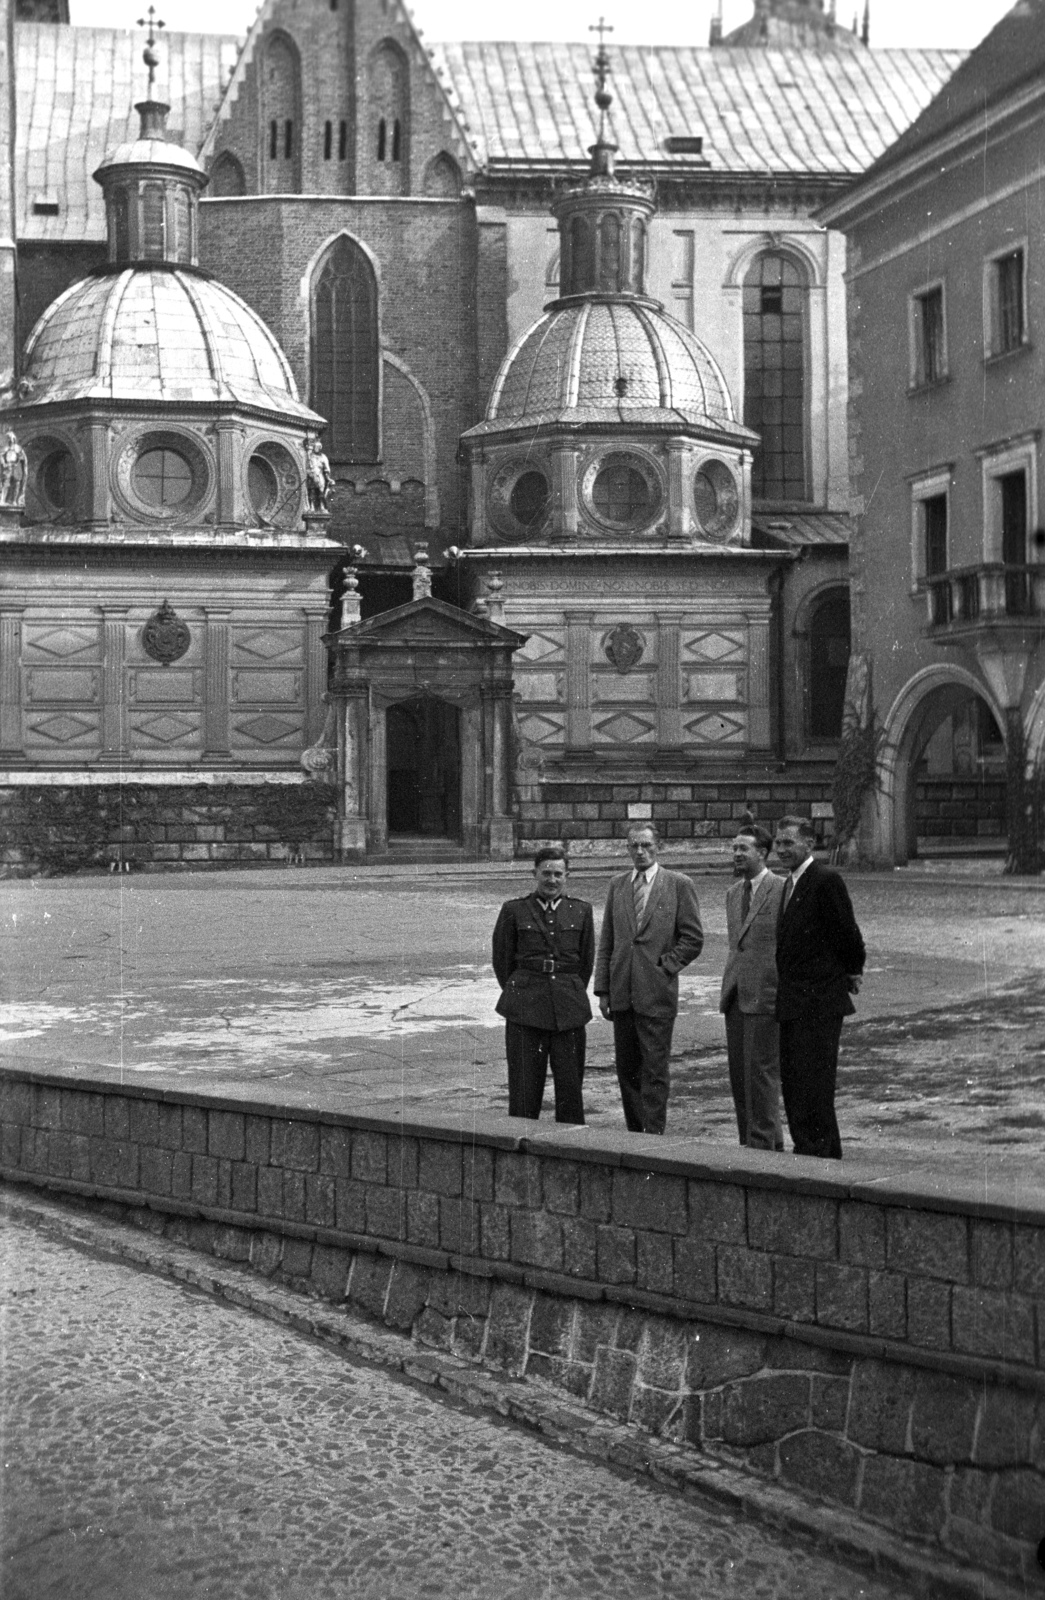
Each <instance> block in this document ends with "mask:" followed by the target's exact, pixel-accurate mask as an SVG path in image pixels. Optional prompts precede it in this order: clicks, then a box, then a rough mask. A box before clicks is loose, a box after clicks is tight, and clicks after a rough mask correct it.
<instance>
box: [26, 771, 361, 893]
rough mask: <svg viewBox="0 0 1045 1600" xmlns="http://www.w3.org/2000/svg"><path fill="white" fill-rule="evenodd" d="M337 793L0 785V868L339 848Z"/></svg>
mask: <svg viewBox="0 0 1045 1600" xmlns="http://www.w3.org/2000/svg"><path fill="white" fill-rule="evenodd" d="M334 815H335V804H334V797H333V792H332V791H331V790H330V789H328V788H324V787H321V786H318V785H315V784H307V783H295V784H274V783H273V784H236V783H234V782H230V783H228V784H200V785H198V786H192V785H189V786H176V785H173V784H160V785H157V786H155V787H150V785H149V784H147V783H143V784H113V785H111V786H108V785H93V784H92V785H87V784H85V785H83V786H82V787H76V786H74V785H72V784H70V785H68V786H62V787H59V786H57V785H49V784H41V785H30V784H26V785H19V786H18V787H11V788H0V867H2V868H5V869H6V870H7V871H8V872H13V873H26V874H28V873H38V872H54V873H69V872H78V871H83V870H88V871H89V870H92V869H93V870H95V871H97V870H98V869H99V868H102V869H104V868H106V867H110V866H115V867H123V866H127V867H133V868H134V869H135V870H137V871H150V870H160V871H163V870H172V869H176V868H178V867H185V868H192V869H193V870H194V871H200V870H201V869H206V868H208V867H224V866H232V865H240V866H242V865H245V864H249V863H260V864H262V865H265V864H270V863H272V862H285V861H288V860H290V859H292V858H293V859H296V860H301V859H304V860H308V861H330V860H332V859H333V856H334V847H333V840H334Z"/></svg>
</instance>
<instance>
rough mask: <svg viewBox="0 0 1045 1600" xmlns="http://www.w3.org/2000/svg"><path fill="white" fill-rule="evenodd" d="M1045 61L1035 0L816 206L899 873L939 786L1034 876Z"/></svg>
mask: <svg viewBox="0 0 1045 1600" xmlns="http://www.w3.org/2000/svg"><path fill="white" fill-rule="evenodd" d="M1043 66H1045V0H1022V3H1021V4H1019V5H1017V6H1015V7H1014V8H1013V9H1012V11H1010V12H1009V14H1008V15H1007V16H1006V17H1005V18H1004V19H1003V20H1002V21H1001V22H1000V23H999V24H998V26H997V27H996V28H995V29H994V31H993V32H992V33H991V34H990V35H989V36H988V37H987V38H986V39H985V40H984V42H983V43H982V44H981V45H980V46H979V48H978V49H977V50H976V51H975V52H974V53H973V54H972V55H971V56H970V58H969V59H968V60H967V61H966V62H965V63H964V64H963V66H962V67H961V68H960V69H959V70H958V72H957V73H956V74H955V76H954V78H953V79H952V80H951V82H950V83H949V84H948V86H947V89H946V92H945V93H943V94H941V95H940V96H938V97H937V98H936V99H935V100H934V101H933V103H932V104H931V105H930V106H929V107H928V108H927V109H926V110H925V111H924V112H923V114H922V115H921V116H920V117H919V118H917V119H916V121H915V122H914V123H913V124H912V126H911V127H910V128H909V129H908V130H907V132H906V133H905V134H903V135H902V136H901V137H900V138H899V139H898V140H897V141H896V143H895V144H893V146H892V147H891V148H890V149H889V150H888V151H887V152H886V153H885V154H884V155H883V156H882V157H881V158H880V159H879V160H878V161H877V162H875V163H874V164H873V165H872V166H871V167H870V169H869V170H868V171H867V173H865V174H864V176H863V177H862V178H861V179H859V180H858V181H857V182H856V183H855V184H854V185H853V186H852V187H851V188H850V190H849V191H848V193H846V194H845V195H844V196H843V197H842V198H841V199H839V200H836V201H833V202H831V203H830V204H828V205H827V206H825V207H824V208H823V210H822V211H821V213H820V216H821V218H822V220H823V221H824V222H825V223H826V224H827V226H829V227H831V228H840V229H842V230H843V231H844V232H845V234H846V237H847V240H848V246H849V266H848V275H847V277H848V296H849V308H848V315H849V360H850V408H849V437H850V451H851V464H852V479H853V489H854V501H853V507H854V513H855V515H854V529H853V545H852V552H851V592H852V603H853V630H854V649H855V651H856V652H857V654H858V655H859V656H860V657H862V658H863V659H864V661H865V663H866V666H867V668H868V669H869V675H870V678H871V681H872V682H873V708H874V714H875V716H876V717H877V719H878V721H879V722H880V725H881V728H882V730H883V735H884V745H883V749H882V757H881V789H880V792H879V793H878V795H877V796H876V797H875V800H874V803H873V804H869V805H868V807H867V809H866V815H865V824H866V826H865V837H864V840H863V847H864V849H865V850H866V851H868V852H869V853H872V854H874V855H876V856H879V857H882V858H884V859H885V860H893V861H904V860H906V859H907V858H908V857H909V856H910V855H911V854H913V853H914V852H915V851H916V850H917V849H918V848H919V834H920V831H922V830H920V828H919V822H918V796H919V793H920V792H921V793H922V795H923V797H924V793H925V792H926V788H927V785H929V786H931V785H932V783H933V782H935V785H936V787H935V791H934V792H935V794H936V795H937V797H938V800H939V804H940V805H941V806H943V805H947V807H948V813H949V820H950V826H951V827H952V828H953V830H954V832H955V835H956V837H958V838H959V839H962V838H964V839H965V841H966V842H967V844H968V845H969V846H970V847H975V846H976V845H977V844H979V845H981V846H982V845H983V844H985V843H988V842H989V841H990V839H991V838H992V836H994V835H999V836H1000V835H1003V834H1007V837H1008V852H1009V862H1010V865H1011V866H1012V867H1013V868H1015V869H1018V870H1032V869H1034V870H1036V868H1037V865H1038V864H1039V863H1040V834H1041V826H1042V819H1041V814H1040V808H1039V791H1040V774H1041V770H1042V757H1043V749H1045V645H1043V641H1045V565H1043V562H1045V532H1043V530H1042V526H1041V515H1042V513H1041V492H1042V480H1041V473H1042V464H1041V448H1042V434H1041V394H1042V384H1043V379H1045V371H1043V360H1045V356H1043V351H1042V331H1043V328H1045V292H1043V277H1042V263H1041V262H1040V261H1036V260H1035V251H1037V250H1040V249H1041V248H1042V244H1041V241H1042V240H1043V239H1045V228H1043V222H1045V216H1043V202H1042V194H1041V187H1040V173H1041V161H1040V151H1041V139H1042V134H1043V130H1045V81H1043V78H1042V68H1043ZM904 308H906V316H905V315H904ZM863 711H864V715H865V717H866V716H867V714H868V711H869V707H868V705H867V704H865V706H864V708H863ZM1003 781H1004V784H1005V786H1006V789H1007V799H1006V805H1007V809H1005V810H1004V811H1003V813H1002V814H1001V815H997V816H994V817H992V816H991V815H990V810H991V805H990V799H991V796H992V794H993V795H995V796H997V794H998V793H999V791H1000V787H1001V784H1002V782H1003ZM923 823H924V816H923Z"/></svg>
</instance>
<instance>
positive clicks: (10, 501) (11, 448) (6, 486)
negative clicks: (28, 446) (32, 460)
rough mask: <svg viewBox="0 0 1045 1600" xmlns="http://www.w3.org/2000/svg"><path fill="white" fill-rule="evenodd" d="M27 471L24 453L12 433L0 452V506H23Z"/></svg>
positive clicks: (27, 464) (27, 465)
mask: <svg viewBox="0 0 1045 1600" xmlns="http://www.w3.org/2000/svg"><path fill="white" fill-rule="evenodd" d="M28 471H29V463H28V461H27V460H26V456H25V451H24V450H23V449H22V447H21V445H20V444H19V443H18V440H17V438H16V437H15V435H14V434H13V433H9V434H8V435H7V443H6V444H5V445H4V448H3V450H2V451H0V505H2V506H24V505H25V480H26V477H27V475H28Z"/></svg>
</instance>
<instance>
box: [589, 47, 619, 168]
mask: <svg viewBox="0 0 1045 1600" xmlns="http://www.w3.org/2000/svg"><path fill="white" fill-rule="evenodd" d="M588 32H589V33H597V34H598V36H599V48H598V50H597V51H596V52H595V60H594V62H593V63H592V65H593V67H594V69H595V104H596V105H597V106H598V108H599V143H600V144H601V143H602V142H603V140H604V139H605V137H606V113H607V111H608V110H609V109H610V106H611V105H612V104H613V96H612V95H611V94H610V91H609V90H608V89H607V87H606V80H607V78H608V77H609V75H610V72H611V70H612V69H611V67H610V56H609V51H608V50H607V49H606V35H607V34H608V33H612V32H613V24H612V23H610V22H607V21H606V18H605V17H600V18H599V20H598V22H593V23H591V24H590V25H589V28H588Z"/></svg>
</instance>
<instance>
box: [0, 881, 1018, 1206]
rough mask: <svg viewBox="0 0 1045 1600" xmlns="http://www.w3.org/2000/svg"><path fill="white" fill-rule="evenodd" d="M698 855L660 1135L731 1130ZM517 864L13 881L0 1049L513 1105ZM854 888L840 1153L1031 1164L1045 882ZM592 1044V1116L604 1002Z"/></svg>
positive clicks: (342, 1102) (140, 1073)
mask: <svg viewBox="0 0 1045 1600" xmlns="http://www.w3.org/2000/svg"><path fill="white" fill-rule="evenodd" d="M694 877H695V881H696V885H697V890H698V893H699V896H700V902H701V907H702V911H703V913H704V920H705V926H706V929H707V934H708V938H707V943H706V946H705V950H704V953H703V955H702V956H701V957H700V959H699V961H698V962H696V963H695V964H694V965H693V966H692V967H691V968H689V969H688V971H687V972H686V973H684V974H683V978H682V985H681V992H682V1012H681V1016H680V1019H679V1024H678V1027H677V1029H676V1034H675V1062H674V1068H673V1074H674V1076H673V1093H672V1101H671V1107H670V1112H669V1133H671V1134H674V1135H688V1136H693V1137H697V1138H702V1139H711V1140H715V1141H728V1142H732V1141H733V1140H734V1139H735V1128H734V1122H733V1113H732V1106H731V1102H730V1100H729V1095H728V1089H727V1083H726V1067H725V1047H724V1038H723V1029H722V1021H721V1018H720V1016H719V1014H718V1010H717V1001H718V986H719V980H720V976H721V972H722V966H723V961H724V957H725V917H724V904H723V902H724V895H725V890H726V887H727V884H728V881H729V880H728V876H727V874H726V872H725V871H724V870H723V871H722V872H718V873H715V872H709V871H707V870H706V869H704V870H701V871H699V872H696V871H695V872H694ZM607 881H608V873H607V871H606V870H605V868H599V869H597V870H587V871H579V872H577V873H576V875H575V876H574V878H573V880H572V890H573V892H574V893H577V894H581V895H583V896H585V897H587V898H589V899H591V900H592V901H594V903H595V905H596V908H597V910H598V908H599V907H600V906H601V903H602V900H603V897H604V894H605V889H606V884H607ZM529 882H530V879H529V877H528V875H527V874H526V873H525V872H524V871H523V870H520V869H516V870H514V871H507V872H504V873H502V874H501V875H497V874H496V873H495V872H491V871H490V870H485V871H479V870H476V869H469V868H468V867H467V866H462V867H461V868H460V869H456V868H447V867H442V868H441V869H439V870H438V871H436V870H433V869H427V870H426V869H415V868H407V867H402V868H398V869H396V870H395V871H389V870H387V869H365V868H355V869H353V868H317V869H284V868H278V869H272V870H266V871H258V872H229V873H220V874H205V873H198V874H186V875H177V876H175V875H171V876H142V877H130V878H127V877H120V878H109V877H98V878H74V879H47V880H42V879H34V880H28V881H8V882H6V883H5V884H4V886H3V899H2V906H3V913H2V948H0V972H2V976H0V1001H2V1004H0V1060H3V1061H7V1062H9V1063H11V1064H18V1065H23V1064H26V1065H35V1066H37V1067H40V1068H44V1069H47V1070H56V1071H63V1072H68V1073H71V1074H78V1075H83V1074H85V1073H91V1072H95V1071H103V1072H105V1073H106V1074H113V1075H117V1076H119V1077H121V1078H123V1079H125V1080H135V1079H137V1080H139V1081H144V1082H154V1083H161V1082H162V1083H177V1084H178V1085H181V1086H183V1087H186V1088H191V1087H200V1088H206V1089H207V1090H209V1091H213V1092H218V1093H221V1094H226V1095H232V1096H238V1097H246V1096H255V1095H259V1096H262V1097H266V1098H268V1097H277V1098H279V1099H282V1100H286V1101H287V1102H288V1103H296V1104H308V1105H328V1106H331V1107H343V1108H346V1109H348V1108H352V1107H355V1108H357V1109H361V1108H362V1107H364V1106H366V1107H371V1108H377V1109H385V1110H392V1109H399V1110H409V1112H410V1113H411V1114H414V1113H418V1112H423V1111H424V1110H425V1109H426V1108H427V1109H429V1110H431V1111H433V1112H435V1111H439V1112H442V1111H465V1112H467V1111H469V1110H473V1111H474V1110H476V1109H481V1110H492V1111H500V1112H503V1111H505V1110H506V1109H507V1090H506V1083H505V1070H504V1061H503V1034H502V1024H501V1021H500V1019H499V1018H498V1017H497V1015H496V1013H495V1012H494V1002H495V1000H496V996H497V987H496V983H495V981H494V979H493V975H492V973H491V970H490V967H489V941H490V933H491V930H492V928H493V923H494V920H495V918H496V914H497V910H498V907H499V905H500V903H501V901H502V899H504V898H506V897H508V896H510V895H513V894H520V893H523V892H525V890H526V887H527V885H528V883H529ZM850 887H851V891H852V895H853V900H854V903H855V906H856V909H857V914H858V917H859V919H860V922H861V924H862V926H863V930H864V933H865V936H866V940H867V945H868V952H869V959H868V974H867V977H866V980H865V984H864V988H863V990H862V992H861V995H860V997H859V1002H858V1006H859V1009H858V1014H857V1017H856V1018H855V1019H851V1020H850V1021H849V1022H848V1023H847V1024H846V1029H845V1033H844V1037H843V1057H842V1067H841V1072H840V1095H839V1114H840V1122H841V1126H842V1133H843V1140H844V1141H845V1145H846V1149H847V1150H848V1151H849V1152H850V1153H851V1154H853V1155H858V1154H860V1155H873V1154H875V1153H876V1152H885V1151H888V1152H889V1153H891V1154H893V1155H895V1154H898V1153H903V1152H908V1153H910V1155H911V1156H912V1158H915V1159H917V1158H920V1157H922V1156H925V1155H927V1154H928V1153H929V1152H930V1151H932V1152H933V1153H934V1155H939V1154H943V1153H947V1152H950V1153H954V1154H955V1155H956V1156H957V1157H958V1158H960V1159H961V1160H962V1162H963V1163H964V1164H965V1167H966V1171H968V1162H969V1160H970V1159H973V1158H975V1159H977V1160H981V1161H982V1160H985V1159H987V1158H989V1159H990V1160H991V1162H992V1163H993V1165H994V1166H995V1168H997V1167H999V1166H1000V1167H1001V1168H1002V1169H1003V1170H1004V1171H1006V1172H1012V1173H1014V1174H1018V1175H1020V1176H1021V1177H1022V1178H1025V1179H1026V1178H1029V1177H1030V1176H1031V1174H1034V1175H1035V1176H1036V1178H1038V1179H1039V1180H1045V985H1043V982H1042V973H1043V971H1045V886H1039V885H1037V884H1035V883H1033V882H1031V883H1022V884H1021V883H1019V882H1010V881H1006V880H1001V879H998V878H991V877H988V876H985V875H977V874H974V873H971V872H970V873H968V874H967V875H965V876H961V875H946V874H940V875H935V876H934V875H933V874H930V873H921V874H919V873H916V872H908V873H904V872H896V873H892V874H888V875H866V876H855V877H853V878H852V879H851V880H850ZM589 1052H590V1056H589V1059H590V1064H591V1065H590V1072H589V1075H588V1079H587V1083H586V1099H587V1103H588V1107H589V1121H590V1122H591V1124H592V1125H594V1126H602V1127H611V1126H620V1127H623V1118H622V1115H621V1111H620V1106H619V1100H618V1096H617V1089H616V1081H615V1078H614V1075H613V1070H612V1032H611V1029H610V1027H609V1025H608V1024H606V1023H604V1022H603V1021H602V1020H601V1019H596V1020H595V1021H594V1022H593V1023H592V1025H591V1027H590V1029H589ZM549 1099H550V1089H549ZM545 1114H546V1115H548V1114H550V1107H549V1108H546V1112H545Z"/></svg>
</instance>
